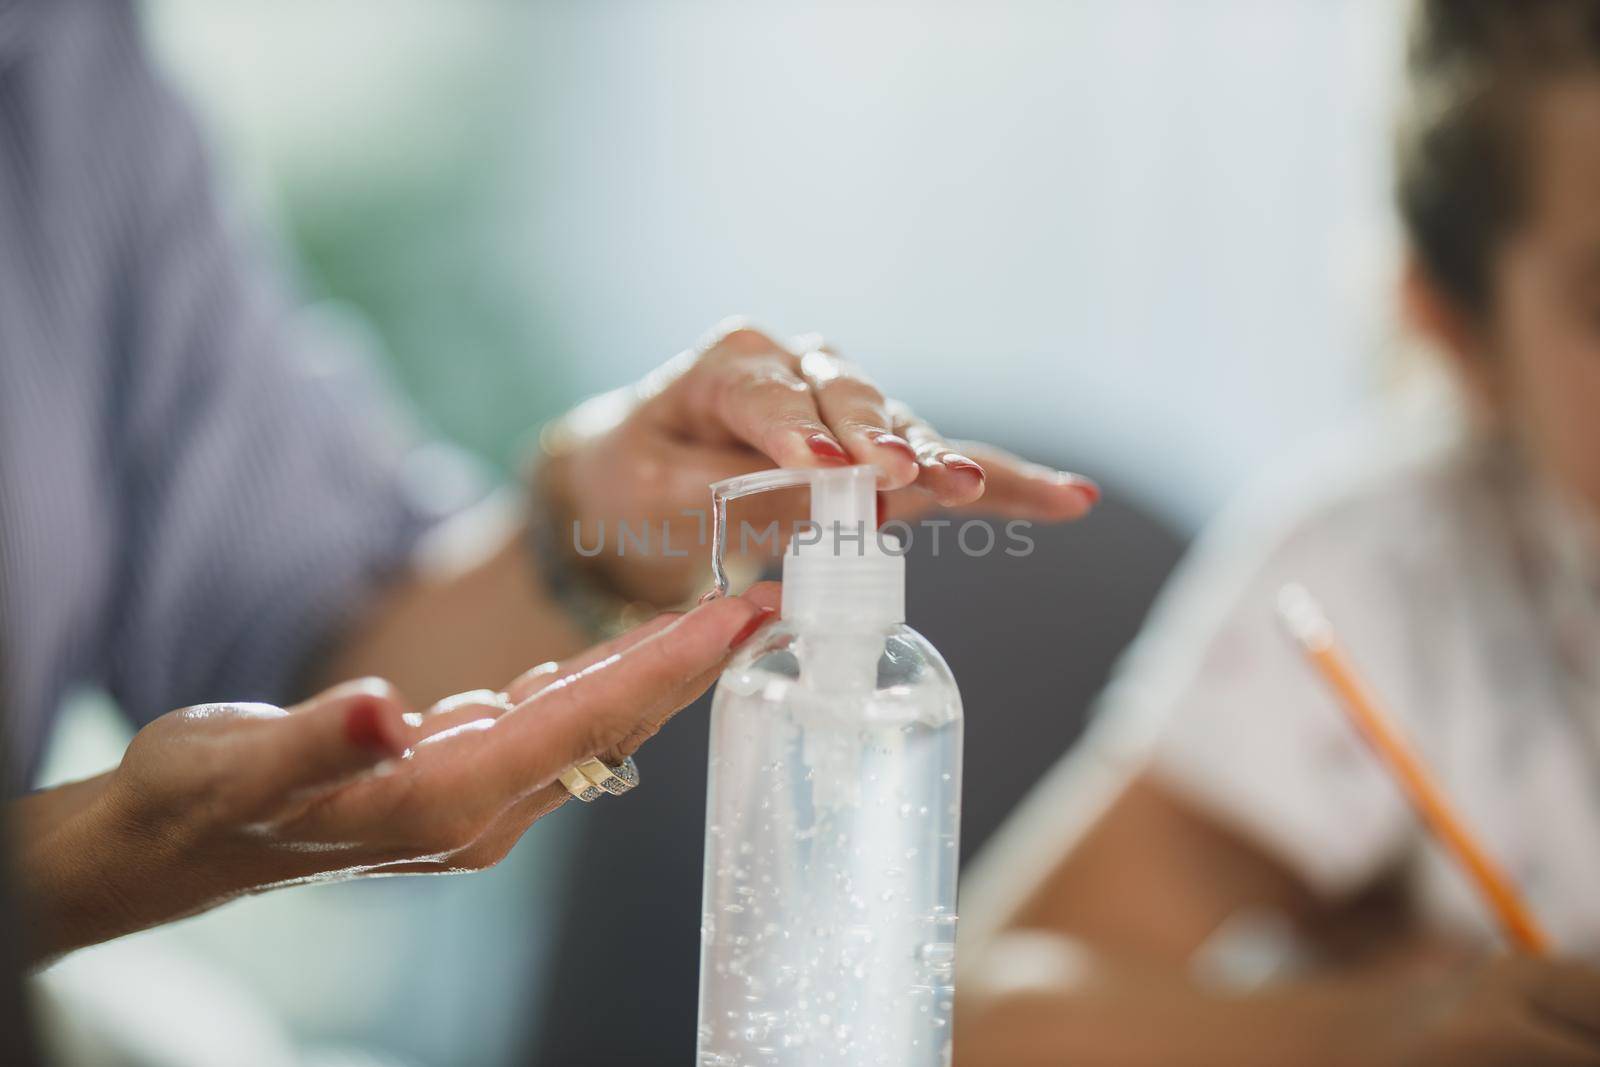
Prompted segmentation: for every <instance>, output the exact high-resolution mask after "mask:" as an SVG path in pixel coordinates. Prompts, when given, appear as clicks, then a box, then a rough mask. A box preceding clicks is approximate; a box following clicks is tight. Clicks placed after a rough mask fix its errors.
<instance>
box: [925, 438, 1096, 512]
mask: <svg viewBox="0 0 1600 1067" xmlns="http://www.w3.org/2000/svg"><path fill="white" fill-rule="evenodd" d="M951 445H952V446H953V447H954V448H956V449H957V450H958V452H959V454H962V455H968V456H971V457H972V458H973V459H975V460H977V461H978V462H979V463H980V464H981V465H982V466H983V469H984V472H985V475H986V478H985V488H984V491H983V496H982V497H980V498H979V499H977V500H975V501H972V502H970V503H968V504H967V505H965V510H974V511H982V512H987V513H990V514H994V515H1004V516H1006V517H1007V518H1016V519H1032V520H1035V521H1037V522H1071V521H1072V520H1074V519H1081V518H1083V516H1085V515H1087V514H1088V513H1089V512H1090V510H1092V509H1093V508H1094V506H1095V504H1097V503H1098V502H1099V500H1100V487H1099V486H1098V485H1096V484H1095V483H1094V481H1093V480H1091V479H1089V478H1085V477H1084V476H1083V475H1081V474H1072V473H1070V472H1068V471H1058V470H1056V469H1054V468H1052V467H1046V466H1044V465H1043V464H1040V463H1032V462H1029V461H1028V460H1025V459H1020V458H1018V457H1017V456H1014V455H1012V454H1011V453H1009V452H1007V451H1005V450H1004V449H1000V448H995V447H994V446H992V445H985V444H980V443H978V442H976V441H954V442H951Z"/></svg>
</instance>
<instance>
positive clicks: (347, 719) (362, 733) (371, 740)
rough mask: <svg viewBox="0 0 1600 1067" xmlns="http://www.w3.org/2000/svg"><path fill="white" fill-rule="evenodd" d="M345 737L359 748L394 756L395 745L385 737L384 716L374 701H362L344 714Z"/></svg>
mask: <svg viewBox="0 0 1600 1067" xmlns="http://www.w3.org/2000/svg"><path fill="white" fill-rule="evenodd" d="M344 737H345V740H346V741H349V742H350V743H351V744H352V745H354V746H355V747H357V748H364V749H367V750H369V751H372V752H382V753H385V754H393V753H394V751H395V749H394V745H393V744H392V743H391V742H390V741H389V739H388V738H387V737H385V736H384V732H383V716H382V713H381V712H380V711H379V710H378V703H377V701H374V700H362V701H359V702H358V703H356V704H353V705H351V706H350V708H349V710H347V711H346V712H345V713H344Z"/></svg>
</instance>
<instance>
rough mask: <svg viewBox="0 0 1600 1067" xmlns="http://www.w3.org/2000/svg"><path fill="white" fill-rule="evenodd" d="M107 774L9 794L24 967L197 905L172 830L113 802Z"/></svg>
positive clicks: (197, 890)
mask: <svg viewBox="0 0 1600 1067" xmlns="http://www.w3.org/2000/svg"><path fill="white" fill-rule="evenodd" d="M114 773H115V772H112V773H109V774H105V775H101V776H99V777H98V778H94V779H89V780H87V781H84V782H74V783H71V784H69V785H66V786H61V787H58V788H56V789H47V790H40V791H39V792H37V793H33V794H30V795H29V796H27V797H25V798H23V799H22V800H19V801H15V802H13V803H14V805H15V807H16V808H18V809H20V810H16V811H14V812H13V815H14V818H13V828H14V838H13V840H14V845H15V848H14V857H13V858H14V868H15V875H16V881H17V888H18V898H19V903H20V905H21V907H22V909H23V913H24V914H25V915H26V917H27V920H28V930H29V935H30V936H29V941H28V945H27V948H26V952H27V957H28V960H29V962H30V963H31V964H33V965H43V964H46V963H48V962H50V961H51V960H53V959H55V958H56V957H59V956H61V955H64V954H65V953H68V952H71V951H73V950H74V949H79V948H83V947H85V946H88V945H94V944H99V943H100V942H102V941H108V940H110V939H112V938H114V937H119V936H121V935H123V934H128V933H133V932H135V931H137V930H143V929H147V928H149V927H151V926H155V925H158V924H160V923H162V922H167V921H170V920H172V919H175V918H178V917H180V916H182V915H186V914H189V913H191V912H193V911H196V910H199V908H200V907H203V906H204V905H203V903H200V900H201V898H202V897H203V896H204V894H203V893H202V891H201V890H200V887H198V886H195V885H192V884H191V882H192V881H193V880H192V879H191V878H189V877H186V875H185V872H184V869H183V865H182V862H181V859H182V857H181V853H182V851H183V850H182V847H181V845H180V844H179V841H180V838H181V835H180V834H178V833H172V834H165V833H161V832H159V831H157V830H156V829H155V828H141V827H139V826H138V825H137V823H136V822H135V821H134V820H131V819H130V818H128V816H127V813H126V812H125V811H122V810H120V808H119V806H118V804H117V801H116V799H115V797H116V793H117V790H116V787H115V784H114V782H113V777H114Z"/></svg>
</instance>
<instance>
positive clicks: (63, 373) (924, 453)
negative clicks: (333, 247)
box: [0, 0, 1097, 961]
mask: <svg viewBox="0 0 1600 1067" xmlns="http://www.w3.org/2000/svg"><path fill="white" fill-rule="evenodd" d="M216 200H217V198H216V194H215V191H214V182H213V178H212V175H211V171H210V168H209V167H208V165H207V162H206V159H205V155H204V152H203V150H202V146H201V144H200V141H199V138H198V137H197V135H196V131H195V128H194V126H193V124H192V122H191V119H190V117H189V116H188V114H187V113H186V112H185V110H184V108H183V107H182V106H180V104H179V103H178V102H177V101H176V100H175V99H174V98H173V97H172V96H171V95H170V94H169V93H168V92H167V90H166V89H165V88H164V87H163V86H162V85H161V84H159V82H158V81H157V79H156V78H155V77H153V75H152V74H151V72H150V69H149V66H148V63H147V60H146V56H145V54H144V51H143V48H142V45H141V42H140V40H139V37H138V32H137V28H136V20H135V17H134V14H133V12H132V10H131V9H130V6H129V5H128V4H126V3H111V2H104V0H42V2H28V0H0V653H3V661H0V662H3V670H0V685H3V688H0V693H3V696H4V705H5V708H6V716H5V722H4V724H3V725H4V728H5V731H6V734H7V736H8V738H9V739H10V741H11V749H12V752H13V755H14V757H15V758H14V759H13V760H12V766H11V767H10V768H9V773H8V776H7V780H8V784H9V785H10V786H12V789H11V792H12V793H15V792H16V789H15V786H16V785H17V783H18V782H19V780H21V779H23V778H24V777H25V776H27V775H28V774H29V772H30V771H31V769H32V768H33V767H34V766H35V765H36V763H37V760H38V756H39V750H40V747H41V746H42V744H43V742H44V739H45V737H46V734H47V732H48V728H49V725H50V722H51V721H52V719H53V717H54V716H55V715H56V713H57V710H58V708H59V706H60V704H61V701H62V698H63V694H64V693H65V692H66V691H67V689H68V688H69V687H70V686H72V685H74V684H77V683H83V682H93V683H97V684H100V685H103V686H104V687H105V689H106V690H107V691H108V692H109V693H110V694H111V696H112V697H113V698H114V699H115V700H116V701H117V703H118V704H119V706H120V707H121V708H122V709H123V711H125V712H126V714H127V715H128V716H129V717H130V718H131V719H132V720H133V721H134V722H135V723H138V724H143V728H142V729H141V730H140V731H139V732H138V734H137V735H136V736H135V738H134V740H133V742H132V744H131V745H130V746H129V748H128V750H127V752H126V754H125V756H124V757H123V759H122V761H121V763H120V765H119V766H118V767H117V768H115V769H114V770H111V771H109V772H107V773H105V774H102V775H99V776H97V777H94V778H91V779H87V780H84V781H79V782H75V783H71V784H68V785H65V786H61V787H58V788H53V789H47V790H40V791H37V792H34V793H31V794H28V795H25V796H21V797H19V798H17V799H14V800H11V801H10V802H9V805H8V807H9V811H8V815H9V817H10V820H9V821H10V823H11V828H12V831H13V833H14V840H15V842H16V854H15V856H14V859H15V864H14V870H15V873H16V876H17V878H16V880H17V883H18V888H19V890H20V893H21V896H22V900H23V904H24V905H25V906H26V907H27V909H28V912H29V915H30V926H29V929H30V931H31V933H32V935H33V936H32V942H31V944H30V945H29V954H30V958H31V959H32V960H34V961H40V960H47V959H50V958H53V957H55V956H58V955H60V954H62V953H65V952H68V951H71V950H72V949H74V948H77V947H80V946H83V945H88V944H92V943H95V942H99V941H103V940H105V939H108V938H112V937H115V936H118V935H120V934H123V933H127V932H130V931H134V930H139V929H143V928H147V927H150V926H153V925H156V924H159V923H163V922H166V921H169V920H172V919H175V918H179V917H181V916H184V915H189V914H193V913H195V912H197V911H200V910H203V909H206V908H209V907H212V906H214V905H216V904H218V903H221V902H224V901H226V900H229V899H231V898H234V897H237V896H240V895H242V894H247V893H253V892H258V891H261V890H263V889H268V888H272V887H276V886H282V885H289V884H295V883H303V882H311V881H323V880H330V879H335V878H347V877H352V876H355V875H361V874H368V873H386V874H392V873H411V872H448V871H458V870H469V869H475V868H479V867H483V866H487V865H489V864H492V863H494V862H496V861H497V860H498V859H499V858H500V857H501V856H503V855H504V854H505V852H506V851H507V850H508V849H509V848H510V847H511V845H512V844H513V843H514V842H515V841H516V840H517V838H518V837H519V836H520V835H521V833H522V832H523V831H524V830H525V829H526V827H527V826H528V825H529V824H530V823H531V822H532V821H533V820H535V819H537V818H538V817H540V816H541V815H543V814H545V813H546V812H548V811H549V810H551V809H552V808H554V807H555V806H557V805H558V804H560V803H561V802H562V801H563V800H564V799H565V797H566V796H567V791H566V789H565V787H564V786H563V785H561V784H560V783H559V782H558V781H557V780H556V779H557V776H558V774H560V772H562V771H563V770H564V769H566V768H569V767H571V766H572V765H573V764H574V763H577V762H580V761H583V760H585V759H588V758H591V757H596V756H598V757H600V758H602V759H603V760H604V761H606V762H607V763H608V764H609V763H614V762H616V761H618V760H621V759H623V758H624V757H626V756H627V755H628V754H629V753H630V752H632V751H633V750H634V749H635V748H637V747H638V745H639V744H641V743H642V742H643V741H644V740H645V739H646V738H647V737H648V736H649V735H650V734H651V733H653V732H654V731H655V730H656V729H657V728H658V727H659V726H660V724H661V723H662V722H663V721H664V719H665V718H666V717H667V716H669V715H670V714H671V713H672V712H673V711H675V710H676V709H678V708H680V707H682V706H683V705H684V704H685V703H687V702H688V701H689V700H691V699H693V697H694V696H695V695H697V694H698V693H699V692H701V691H702V690H703V689H704V688H705V687H706V686H707V685H709V684H710V682H711V681H712V680H713V679H714V678H715V677H716V674H717V672H718V671H719V670H720V668H721V665H722V662H723V660H724V659H725V657H726V656H727V655H728V654H729V650H730V648H732V647H733V646H736V645H737V644H738V643H739V642H740V641H741V640H742V639H744V638H745V637H747V636H748V635H749V634H750V633H751V632H752V631H753V630H754V629H755V627H756V626H758V625H759V624H760V622H761V621H762V620H763V619H764V618H765V617H766V616H767V615H769V614H770V612H771V609H772V607H774V606H775V603H776V595H775V592H774V590H773V588H772V587H770V586H765V585H763V586H757V587H755V588H754V589H752V590H751V591H750V592H749V593H747V594H746V595H745V596H743V597H730V598H725V599H721V600H717V601H714V602H712V603H709V604H707V605H703V606H699V607H696V608H695V609H694V610H691V611H688V612H687V613H679V612H675V611H667V612H664V613H663V614H660V615H658V616H656V617H655V618H653V619H652V620H651V621H649V622H646V623H644V624H642V625H640V626H638V627H637V628H635V629H632V630H631V631H628V632H626V633H622V634H620V636H617V635H616V633H617V631H619V630H621V629H623V626H622V623H623V622H624V620H626V619H629V618H631V617H633V616H635V615H640V614H645V613H651V612H655V611H657V610H659V609H663V608H671V607H672V606H673V605H677V604H682V603H686V602H687V600H688V599H689V598H691V597H692V596H693V594H694V593H696V592H698V591H699V589H700V588H701V587H702V586H703V578H704V575H705V573H706V560H705V552H704V550H703V546H699V545H698V544H697V537H698V536H699V529H700V524H699V522H698V521H697V519H696V518H695V516H693V515H685V514H684V512H685V511H686V510H689V511H698V510H701V509H703V507H704V502H705V500H706V499H707V484H708V483H709V482H711V481H713V480H716V479H718V478H723V477H727V476H729V475H733V474H737V473H742V472H746V471H750V470H755V469H761V468H764V467H768V466H772V465H775V464H777V465H786V466H816V465H827V464H846V463H854V462H859V463H873V464H876V465H877V466H878V467H880V468H881V470H882V471H883V483H884V488H885V490H886V493H885V510H886V512H887V513H888V514H890V515H895V516H907V515H913V514H916V513H918V512H919V511H921V510H923V509H926V508H928V507H931V506H934V505H936V504H938V505H945V506H957V507H960V506H966V505H970V504H972V503H973V502H974V501H976V500H977V499H978V498H979V497H980V496H982V497H983V498H984V503H985V506H986V510H987V511H989V512H991V513H993V512H999V513H1004V514H1008V515H1012V516H1017V517H1023V518H1031V519H1038V520H1065V519H1071V518H1076V517H1078V516H1080V515H1082V514H1083V513H1085V512H1086V511H1087V510H1088V509H1089V507H1090V506H1091V505H1092V504H1093V502H1094V500H1095V497H1096V495H1097V490H1096V489H1095V487H1094V486H1093V484H1092V483H1089V482H1087V481H1085V480H1083V479H1080V478H1077V477H1075V476H1072V475H1067V474H1064V473H1062V472H1058V471H1054V470H1048V469H1045V468H1043V467H1039V466H1036V465H1032V464H1028V463H1024V462H1022V461H1019V460H1016V459H1014V458H1013V457H1010V456H1007V455H1005V454H1003V453H1000V452H998V451H996V450H992V449H988V448H985V447H983V446H981V445H978V446H967V445H960V446H954V445H952V444H950V443H947V442H946V441H944V440H943V439H942V438H941V437H940V436H939V435H938V434H937V433H936V432H935V431H934V430H933V429H932V428H930V427H929V426H928V425H927V424H925V423H923V422H921V421H919V420H918V419H916V418H915V417H914V416H913V415H912V414H911V413H910V412H909V411H907V410H906V409H905V408H904V407H903V406H901V405H898V404H895V403H893V402H891V401H888V400H886V399H885V398H884V397H883V396H882V394H880V393H879V392H878V390H877V389H876V387H875V386H873V384H872V383H871V382H870V381H869V380H867V379H866V378H865V377H864V376H863V375H862V374H861V373H860V372H859V371H858V370H857V369H856V368H855V367H854V366H853V365H851V364H849V363H846V362H845V361H843V360H841V359H840V358H838V357H837V356H835V355H834V354H832V353H831V352H830V351H829V350H827V349H826V348H824V347H823V346H822V344H821V342H820V341H816V340H811V341H802V342H798V343H796V344H784V343H780V342H778V341H775V340H773V339H772V338H770V337H767V336H765V335H763V334H761V333H759V332H757V331H755V330H753V329H750V328H748V327H744V326H741V325H737V324H735V325H728V326H725V327H724V328H721V329H719V330H717V331H714V332H713V333H712V334H711V335H710V336H709V337H708V338H707V339H706V340H705V341H704V342H703V343H702V344H700V345H698V346H696V347H695V348H692V349H690V350H688V351H686V352H685V353H684V354H682V355H681V356H679V357H677V358H676V359H674V360H672V361H671V362H670V363H668V364H667V365H665V366H664V367H662V368H661V369H660V370H659V371H657V372H655V373H654V374H652V375H651V376H649V377H648V378H647V379H646V380H645V381H643V382H641V383H639V384H638V385H636V386H633V387H629V388H625V389H621V390H619V391H617V392H615V393H612V394H608V395H606V396H604V397H600V398H597V399H596V400H594V401H591V402H590V403H588V404H586V405H584V406H583V407H582V408H580V409H578V410H577V411H575V412H573V413H572V414H571V415H570V416H569V417H568V418H566V419H565V420H563V421H562V422H561V423H560V424H559V425H558V426H555V427H552V428H550V430H549V432H547V434H546V435H545V440H546V443H547V450H546V451H547V453H548V454H547V455H546V456H545V457H544V458H543V461H542V462H541V463H539V464H538V465H537V468H536V470H535V471H534V473H533V474H532V475H530V477H529V479H528V484H527V485H526V486H524V487H523V488H522V490H521V491H520V493H519V494H518V501H517V505H516V507H515V508H509V509H508V508H507V507H505V506H503V503H496V502H490V503H488V504H485V505H483V506H480V507H479V508H477V509H475V510H473V511H470V512H468V513H466V514H462V515H457V516H453V517H451V518H450V519H449V520H448V521H445V522H443V523H442V524H441V516H439V515H436V514H433V513H431V512H430V511H429V509H428V508H426V507H424V506H423V505H422V504H420V503H419V502H418V499H417V494H416V493H415V492H414V489H415V485H414V471H413V470H412V469H411V468H410V467H409V466H408V464H407V459H406V450H405V449H404V448H403V447H401V442H400V441H398V440H397V439H396V437H395V435H394V434H393V433H392V427H390V426H389V425H388V422H387V421H386V414H387V413H386V412H385V411H384V410H383V403H382V398H381V397H380V396H377V395H376V394H375V393H374V392H373V390H372V387H371V385H370V384H369V383H366V382H363V381H359V380H355V379H353V378H352V377H351V376H350V375H349V374H348V373H347V372H345V371H344V370H343V369H342V366H341V363H340V361H339V360H338V359H337V358H335V354H334V353H330V352H329V351H328V349H327V342H326V340H325V339H318V338H315V337H310V336H307V335H305V334H304V333H302V332H301V331H300V330H299V328H298V326H297V324H296V320H295V318H294V316H293V315H292V313H291V312H292V305H291V303H290V301H288V300H287V299H286V297H285V296H284V295H283V294H282V293H281V292H280V289H279V286H278V284H277V282H276V281H275V279H274V278H273V276H272V274H271V272H270V271H268V270H266V269H264V268H263V266H262V265H261V264H260V263H259V262H258V261H257V260H256V259H254V258H253V257H252V256H251V255H250V254H248V253H247V251H246V250H245V248H244V247H243V246H242V245H241V243H240V242H239V241H238V240H236V238H235V237H234V236H233V235H232V234H231V233H230V232H229V229H228V227H227V225H226V224H225V221H224V218H223V213H222V212H221V211H219V209H218V206H217V202H216ZM974 457H976V458H974ZM980 461H981V463H980ZM800 507H801V502H800V501H799V500H786V501H781V502H779V503H778V504H776V505H773V506H772V510H771V511H770V513H769V514H765V515H754V514H752V515H751V516H750V517H751V518H752V520H753V521H755V522H757V523H758V524H761V523H764V522H766V521H767V520H768V519H776V520H779V521H782V522H789V521H792V520H794V519H797V518H799V517H800V516H801V511H800V510H799V509H800ZM618 521H627V522H629V523H631V524H632V527H633V528H634V529H636V530H637V529H641V528H645V524H648V528H649V529H650V530H651V531H652V532H653V534H654V535H655V536H656V537H658V538H661V540H658V541H656V544H657V546H658V550H657V551H655V552H653V553H652V552H634V553H631V554H626V555H623V554H618V553H614V552H603V553H601V554H599V555H597V556H595V557H593V558H583V557H581V556H580V554H579V553H578V552H577V551H576V550H575V546H574V544H573V538H572V537H571V536H570V535H569V533H568V531H571V530H573V529H574V526H575V524H582V526H583V528H584V529H585V530H586V531H588V533H587V534H586V535H585V537H586V539H592V537H593V536H594V533H595V531H596V530H597V529H601V528H603V527H602V524H603V523H611V524H615V523H617V522H618ZM613 528H614V527H613ZM663 531H665V532H664V533H663ZM668 543H670V544H671V545H672V546H673V547H674V551H672V552H667V551H665V550H664V549H665V547H666V544H668ZM641 609H642V610H641ZM601 636H609V637H610V639H609V640H607V641H605V642H603V643H601V644H599V645H597V646H594V647H590V648H586V646H588V645H590V643H591V642H593V641H594V640H596V638H598V637H601ZM540 660H550V661H552V662H549V663H546V664H544V665H543V666H541V667H538V668H535V669H533V670H531V671H524V668H525V667H526V666H527V665H528V664H529V663H533V662H538V661H540ZM350 679H355V680H354V681H350ZM511 679H515V680H514V681H509V680H511ZM308 694H314V695H308ZM295 700H298V701H299V703H290V702H291V701H295ZM217 701H238V702H229V703H217ZM172 708H178V709H179V710H177V711H170V712H169V710H168V709H172ZM412 709H427V710H426V711H424V712H421V713H416V712H414V711H413V710H412Z"/></svg>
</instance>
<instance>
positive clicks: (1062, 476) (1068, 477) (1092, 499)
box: [1056, 471, 1100, 508]
mask: <svg viewBox="0 0 1600 1067" xmlns="http://www.w3.org/2000/svg"><path fill="white" fill-rule="evenodd" d="M1056 484H1057V485H1064V486H1066V487H1067V488H1069V489H1073V490H1075V491H1076V492H1077V493H1078V495H1079V496H1081V497H1083V502H1084V503H1085V504H1087V505H1088V506H1089V507H1091V508H1092V507H1094V506H1095V505H1096V504H1098V503H1099V502H1100V486H1099V485H1098V484H1096V483H1095V481H1094V479H1092V478H1085V477H1084V476H1083V475H1081V474H1072V473H1070V472H1068V471H1061V472H1059V473H1058V474H1057V475H1056Z"/></svg>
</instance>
